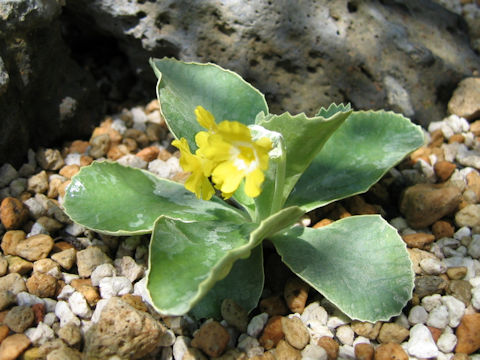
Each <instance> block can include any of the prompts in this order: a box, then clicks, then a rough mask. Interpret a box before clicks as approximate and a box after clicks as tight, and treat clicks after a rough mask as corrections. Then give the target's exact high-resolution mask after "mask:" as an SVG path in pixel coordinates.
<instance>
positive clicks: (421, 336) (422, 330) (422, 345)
mask: <svg viewBox="0 0 480 360" xmlns="http://www.w3.org/2000/svg"><path fill="white" fill-rule="evenodd" d="M407 351H408V354H409V355H411V356H415V357H418V358H431V357H436V356H437V355H438V348H437V345H436V344H435V342H434V341H433V338H432V334H431V332H430V330H429V329H428V328H427V327H426V326H425V325H422V324H417V325H415V326H413V327H412V328H411V329H410V339H409V340H408V343H407Z"/></svg>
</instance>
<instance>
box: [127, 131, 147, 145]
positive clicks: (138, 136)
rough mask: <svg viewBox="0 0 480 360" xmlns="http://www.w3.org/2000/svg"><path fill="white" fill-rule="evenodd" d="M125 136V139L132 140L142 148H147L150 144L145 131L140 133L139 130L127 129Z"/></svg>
mask: <svg viewBox="0 0 480 360" xmlns="http://www.w3.org/2000/svg"><path fill="white" fill-rule="evenodd" d="M123 136H124V137H125V138H131V139H133V140H135V141H136V142H137V144H138V145H139V146H140V147H142V148H144V147H146V146H147V145H148V143H149V142H150V141H149V140H148V137H147V135H146V134H145V133H144V132H143V131H140V130H138V129H127V131H125V133H124V134H123Z"/></svg>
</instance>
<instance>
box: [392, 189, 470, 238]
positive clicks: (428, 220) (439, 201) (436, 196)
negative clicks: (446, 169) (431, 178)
mask: <svg viewBox="0 0 480 360" xmlns="http://www.w3.org/2000/svg"><path fill="white" fill-rule="evenodd" d="M461 198H462V194H461V192H460V190H459V189H458V188H457V187H456V186H446V185H442V184H416V185H413V186H410V187H408V188H407V189H406V190H405V192H404V194H403V196H402V199H401V201H400V212H401V213H402V214H403V215H404V216H405V218H406V220H407V222H408V224H409V225H410V226H411V227H412V228H414V229H419V228H424V227H427V226H430V225H431V224H433V223H434V222H435V221H437V220H439V219H441V218H442V217H444V216H446V215H449V214H451V213H452V212H453V211H454V210H456V209H457V207H458V205H459V204H460V201H461Z"/></svg>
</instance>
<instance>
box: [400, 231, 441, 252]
mask: <svg viewBox="0 0 480 360" xmlns="http://www.w3.org/2000/svg"><path fill="white" fill-rule="evenodd" d="M402 239H403V241H405V243H406V244H407V246H408V247H410V248H417V249H423V248H425V245H428V244H431V243H432V242H433V241H435V236H434V235H432V234H427V233H415V234H408V235H403V236H402Z"/></svg>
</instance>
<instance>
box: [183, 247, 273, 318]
mask: <svg viewBox="0 0 480 360" xmlns="http://www.w3.org/2000/svg"><path fill="white" fill-rule="evenodd" d="M263 282H264V273H263V251H262V245H258V246H257V247H256V248H255V249H253V250H252V253H251V255H250V256H249V257H248V258H246V259H240V260H237V261H235V263H234V264H233V267H232V270H231V271H230V273H229V274H228V275H227V277H226V278H225V279H222V280H220V281H219V282H217V283H216V284H215V285H214V286H213V288H212V289H210V291H209V292H208V293H207V295H206V296H205V297H203V298H202V299H201V300H200V302H199V303H198V304H197V305H195V306H194V307H193V309H192V311H191V312H190V314H191V315H193V316H194V317H196V318H197V319H202V318H216V319H221V314H220V306H221V305H222V302H223V300H225V299H227V298H228V299H233V300H235V302H236V303H237V304H241V306H242V307H243V308H244V309H245V310H247V311H248V312H250V311H251V310H253V309H254V308H255V307H256V306H257V305H258V300H259V299H260V295H261V294H262V291H263Z"/></svg>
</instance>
